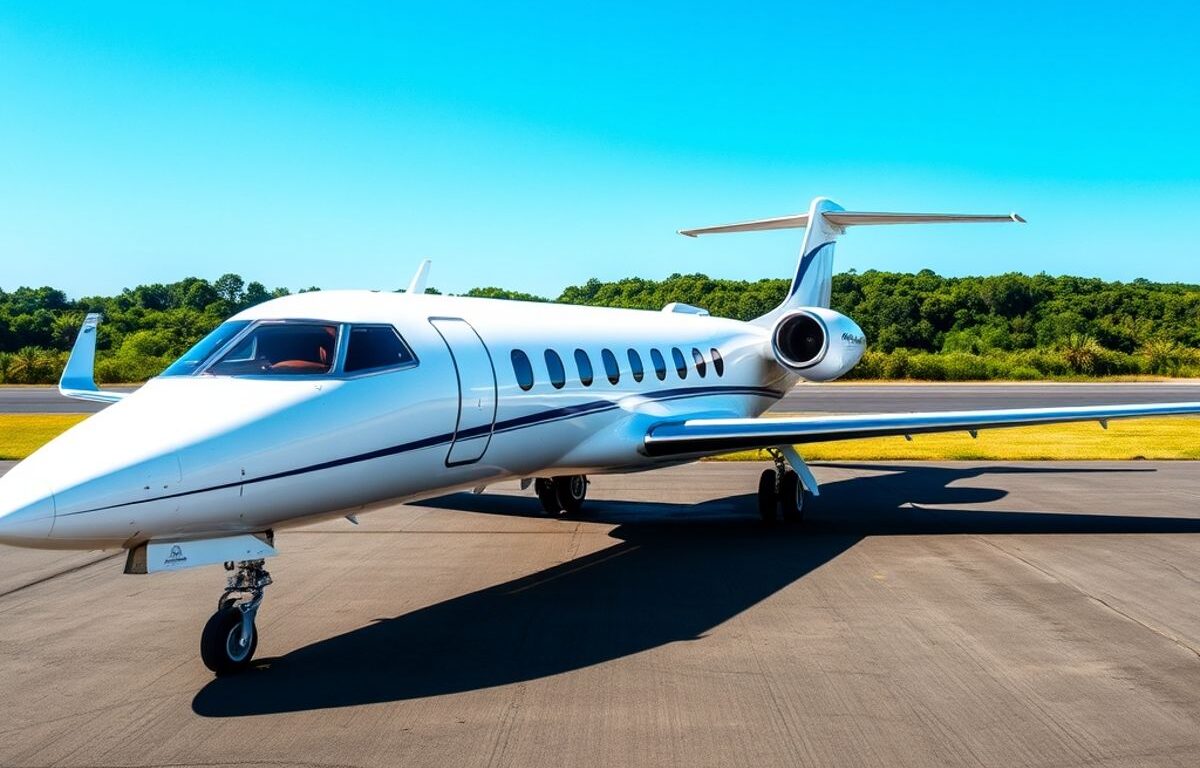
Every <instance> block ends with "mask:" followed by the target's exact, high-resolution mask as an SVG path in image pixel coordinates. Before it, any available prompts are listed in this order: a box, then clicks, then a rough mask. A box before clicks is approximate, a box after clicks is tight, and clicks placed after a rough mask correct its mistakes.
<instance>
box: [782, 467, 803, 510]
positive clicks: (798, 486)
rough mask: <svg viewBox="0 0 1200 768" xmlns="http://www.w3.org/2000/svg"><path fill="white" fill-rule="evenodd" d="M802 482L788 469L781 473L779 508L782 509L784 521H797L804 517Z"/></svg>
mask: <svg viewBox="0 0 1200 768" xmlns="http://www.w3.org/2000/svg"><path fill="white" fill-rule="evenodd" d="M804 496H805V494H804V484H803V483H801V482H800V477H799V476H798V475H797V474H796V473H795V472H793V471H791V470H790V469H789V470H788V471H787V472H784V473H783V479H782V480H780V482H779V508H780V509H781V510H783V519H784V522H788V523H798V522H800V521H801V520H803V519H804V501H805V498H804Z"/></svg>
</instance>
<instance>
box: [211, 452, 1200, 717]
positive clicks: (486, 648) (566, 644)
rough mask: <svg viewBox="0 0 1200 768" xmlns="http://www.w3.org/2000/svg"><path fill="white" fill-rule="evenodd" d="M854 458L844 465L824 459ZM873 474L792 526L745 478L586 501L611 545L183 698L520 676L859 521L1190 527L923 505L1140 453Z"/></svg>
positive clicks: (684, 614) (737, 604) (619, 636)
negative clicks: (732, 488)
mask: <svg viewBox="0 0 1200 768" xmlns="http://www.w3.org/2000/svg"><path fill="white" fill-rule="evenodd" d="M825 466H841V467H853V465H825ZM864 468H870V469H875V470H878V469H883V470H885V471H886V472H887V474H881V475H871V476H862V477H855V478H852V479H847V480H842V481H838V482H832V483H829V484H827V485H824V486H822V492H821V499H820V504H819V505H818V506H817V507H816V508H815V509H814V510H812V511H811V512H810V513H809V519H807V520H806V521H805V523H804V524H803V525H802V526H800V528H799V529H795V528H792V527H790V526H783V527H779V528H777V529H774V530H768V529H765V528H764V527H763V526H762V524H761V523H759V522H758V520H757V519H756V515H755V513H754V508H755V503H754V497H753V495H752V494H747V495H738V496H730V497H726V498H722V499H715V500H712V501H708V502H703V503H701V504H695V505H692V504H662V503H653V504H647V503H640V502H636V501H589V502H588V507H589V516H588V518H589V519H590V520H594V521H597V522H611V523H616V524H617V527H616V528H615V529H613V531H612V532H611V534H610V535H611V536H613V538H615V539H617V540H618V543H617V544H615V545H614V546H612V547H609V548H606V549H604V550H601V551H599V552H596V553H594V554H590V555H588V556H585V557H582V558H578V559H576V560H573V561H571V562H568V563H563V564H561V565H558V566H555V567H553V568H548V569H546V570H543V571H540V572H538V573H535V574H531V575H529V576H526V577H523V578H520V579H517V580H514V581H510V582H506V583H503V584H497V585H495V586H492V587H489V588H487V589H483V590H480V591H477V592H473V593H470V594H467V595H463V596H461V597H456V598H453V599H450V600H446V601H443V602H441V603H437V604H435V605H431V606H427V607H425V608H421V609H418V610H415V611H412V612H410V613H406V614H403V615H400V616H396V617H394V618H387V619H380V620H377V621H376V622H374V623H372V624H369V625H367V626H364V627H361V628H359V629H356V630H353V631H351V632H347V633H345V634H342V635H338V636H336V637H331V638H328V639H326V640H322V641H320V642H317V643H314V644H312V645H309V646H307V647H304V648H298V649H296V650H294V651H292V652H290V653H288V654H286V655H285V656H282V657H278V658H273V659H264V660H262V661H260V662H259V664H258V665H257V666H256V667H255V668H253V669H251V670H249V671H248V672H246V673H243V674H241V675H238V676H234V677H224V678H217V679H214V680H213V681H212V682H210V683H209V684H207V685H206V686H205V687H204V688H203V689H201V690H200V691H199V692H197V694H196V696H195V697H194V699H193V702H192V707H193V710H194V711H195V712H196V713H197V714H199V715H202V716H206V717H238V716H244V715H260V714H269V713H280V712H296V711H304V710H313V709H323V708H330V707H344V706H352V705H360V704H370V703H380V702H388V701H398V700H405V699H415V698H422V697H427V696H437V695H443V694H451V693H459V692H464V691H472V690H478V689H483V688H489V687H492V686H500V685H507V684H512V683H518V682H522V681H528V680H535V679H538V678H543V677H547V676H550V675H555V674H560V673H563V672H569V671H571V670H576V669H581V668H584V667H588V666H592V665H595V664H601V663H603V662H606V661H609V660H612V659H617V658H621V657H625V656H628V655H631V654H636V653H639V652H642V651H646V650H649V649H652V648H657V647H660V646H663V645H665V644H668V643H674V642H687V641H695V640H699V639H702V638H703V637H704V634H705V633H706V632H708V631H710V630H711V629H713V628H714V627H716V626H718V625H720V624H721V623H723V622H725V621H727V620H729V619H730V618H732V617H733V616H735V615H737V614H739V613H741V612H743V611H745V610H747V609H749V608H750V607H752V606H754V605H755V604H757V603H758V602H760V601H762V600H763V599H765V598H767V597H768V596H770V595H771V594H773V593H775V592H776V591H778V590H780V589H782V588H784V587H786V586H787V585H789V584H791V583H793V582H795V581H796V580H798V579H800V578H802V577H803V576H804V575H805V574H807V573H809V572H811V571H813V570H814V569H816V568H818V567H819V566H821V565H822V564H824V563H826V562H829V561H830V560H832V559H833V558H835V557H837V556H838V555H839V554H841V553H842V552H844V551H846V550H847V549H849V548H850V547H852V546H853V545H854V544H855V543H856V542H858V541H859V540H861V539H862V538H863V537H865V536H878V535H936V534H966V533H974V534H1002V533H1012V534H1017V533H1021V534H1063V533H1073V534H1086V533H1109V534H1111V533H1127V534H1139V533H1200V520H1193V519H1186V518H1170V517H1134V516H1119V515H1105V514H1098V515H1088V514H1056V513H1052V512H1045V513H1039V512H1005V511H994V510H962V509H944V508H941V509H927V508H924V507H923V506H922V505H923V504H936V505H947V504H950V505H957V504H964V505H969V504H978V503H982V502H990V501H996V500H999V499H1002V498H1004V497H1005V496H1006V495H1007V492H1006V491H1004V490H1001V489H998V488H981V487H974V488H972V487H951V484H952V483H953V482H955V481H958V480H963V479H968V478H976V477H985V476H988V475H998V474H1032V473H1036V474H1042V473H1046V474H1058V473H1072V474H1075V473H1080V472H1097V473H1110V472H1144V471H1146V472H1148V471H1153V470H1150V469H1144V470H1142V469H1102V468H1089V469H1075V468H1070V469H1053V468H1021V467H1011V466H1009V467H982V468H962V469H959V468H945V467H925V466H895V465H889V466H886V467H880V466H869V467H868V466H865V465H864ZM424 504H426V505H429V506H435V507H440V508H448V509H459V510H467V511H475V512H487V513H492V514H507V515H529V516H533V515H534V514H535V512H534V510H535V509H536V501H533V500H531V499H529V498H526V497H512V496H499V495H494V496H488V495H479V496H475V495H470V494H454V495H451V496H444V497H441V498H438V499H433V500H430V501H427V502H424Z"/></svg>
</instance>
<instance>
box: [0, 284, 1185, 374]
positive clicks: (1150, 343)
mask: <svg viewBox="0 0 1200 768" xmlns="http://www.w3.org/2000/svg"><path fill="white" fill-rule="evenodd" d="M787 287H788V280H786V279H782V278H779V279H764V280H756V281H743V280H720V279H714V278H710V277H707V276H705V275H700V274H693V275H682V274H674V275H671V276H670V277H668V278H666V279H665V280H646V279H642V278H626V279H624V280H618V281H616V282H602V281H600V280H596V279H593V280H589V281H588V282H586V283H584V284H583V285H574V286H569V287H567V288H566V289H564V290H563V292H562V294H561V295H559V296H558V297H557V298H556V299H553V300H554V301H557V302H560V303H570V304H585V305H591V306H611V307H627V308H635V309H649V310H658V309H661V308H662V306H663V305H665V304H667V303H669V302H672V301H678V302H683V303H686V304H693V305H696V306H700V307H704V308H706V309H708V310H709V311H710V312H711V313H712V314H713V315H717V316H722V317H733V318H738V319H742V320H748V319H751V318H753V317H757V316H759V315H762V314H764V313H766V312H768V311H770V310H771V309H772V308H774V307H775V306H776V305H777V304H778V303H779V302H780V301H781V300H782V299H783V296H784V294H785V293H786V291H787ZM304 290H305V291H309V290H319V289H318V288H316V287H312V288H307V289H304ZM287 293H288V291H287V290H286V289H284V288H277V289H275V290H274V291H269V290H268V289H267V288H266V287H265V286H264V285H263V284H262V283H258V282H249V283H247V282H246V281H244V280H243V279H242V277H241V276H239V275H234V274H226V275H222V276H220V277H219V278H217V279H216V280H213V281H208V280H204V279H202V278H198V277H188V278H185V279H183V280H180V281H179V282H176V283H170V284H165V285H164V284H158V283H155V284H150V285H139V286H137V287H135V288H128V289H125V290H124V291H122V292H121V293H120V294H118V295H117V296H109V297H103V296H92V297H84V298H81V299H78V300H72V299H69V298H68V297H67V296H66V294H65V293H63V292H62V291H60V290H57V289H54V288H50V287H42V288H27V287H22V288H17V289H16V290H14V291H12V292H11V293H6V292H4V291H2V290H0V383H48V382H53V381H55V380H56V379H57V378H58V375H59V373H60V372H61V370H62V365H63V362H64V361H65V359H66V355H67V352H68V350H69V349H70V347H71V344H72V343H73V342H74V339H75V334H76V333H77V331H78V328H79V325H80V323H81V322H82V319H83V315H84V314H85V313H87V312H101V313H103V314H104V316H105V321H104V323H103V324H102V325H101V326H100V331H99V337H98V348H99V353H98V356H97V361H96V376H97V379H98V380H99V381H102V382H120V381H139V380H144V379H147V378H150V377H152V376H154V375H156V374H157V373H158V372H159V371H161V370H162V369H163V368H165V367H166V366H167V365H168V364H169V363H170V361H172V360H174V359H175V358H177V357H178V356H179V355H180V354H182V353H183V352H184V351H185V350H186V349H187V348H188V347H190V346H191V345H192V344H193V343H195V342H196V340H198V339H199V338H200V337H201V336H203V335H204V334H205V333H207V332H208V331H210V330H211V329H212V328H214V327H215V326H216V325H217V324H218V323H220V322H221V321H222V320H224V319H225V318H227V317H229V316H230V315H232V314H234V313H236V312H238V311H240V310H242V309H244V308H246V307H248V306H251V305H253V304H257V303H259V302H262V301H266V300H268V299H270V298H273V297H275V296H282V295H286V294H287ZM427 293H437V291H435V290H434V289H429V290H428V291H427ZM466 295H467V296H478V297H485V298H494V299H510V300H519V301H549V300H550V299H546V298H543V297H540V296H535V295H532V294H528V293H521V292H518V291H510V290H506V289H503V288H497V287H484V288H475V289H472V290H471V291H468V292H467V294H466ZM833 307H834V309H836V310H838V311H840V312H844V313H845V314H847V315H849V316H851V317H853V318H854V319H855V320H856V321H858V323H859V324H860V325H861V326H862V327H863V330H864V331H865V332H866V334H867V339H868V343H869V344H870V348H869V350H868V351H867V353H866V355H865V357H864V358H863V361H862V363H860V365H859V366H858V367H857V368H856V369H855V370H854V371H853V372H852V373H851V377H854V378H881V379H896V378H913V379H928V380H934V381H963V380H971V379H993V378H1010V379H1021V380H1037V379H1044V378H1069V377H1088V376H1107V375H1131V374H1155V375H1166V376H1200V286H1196V285H1185V284H1179V283H1152V282H1149V281H1146V280H1135V281H1133V282H1132V283H1119V282H1105V281H1103V280H1097V279H1090V278H1080V277H1051V276H1049V275H1044V274H1041V275H1022V274H1016V273H1012V274H1005V275H995V276H991V277H958V278H947V277H942V276H940V275H937V274H935V273H933V272H931V271H929V270H923V271H921V272H918V273H915V274H907V273H896V272H878V271H874V270H872V271H868V272H863V273H861V274H859V273H856V272H853V271H851V272H846V273H842V274H839V275H836V276H834V280H833Z"/></svg>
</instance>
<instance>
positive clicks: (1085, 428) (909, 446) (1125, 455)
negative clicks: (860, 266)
mask: <svg viewBox="0 0 1200 768" xmlns="http://www.w3.org/2000/svg"><path fill="white" fill-rule="evenodd" d="M85 418H87V416H86V414H77V413H12V414H0V459H4V460H12V459H23V458H25V457H26V456H28V455H29V454H31V453H33V452H34V451H35V450H37V448H38V447H40V446H41V445H43V444H45V443H46V442H47V441H49V440H50V439H51V438H53V437H55V436H57V435H59V434H61V433H62V432H65V431H66V430H67V429H68V428H70V427H72V426H74V425H75V424H78V423H79V422H80V421H83V420H84V419H85ZM800 450H801V451H802V453H803V454H804V457H805V458H806V459H810V460H812V461H831V460H849V461H878V460H887V459H897V460H902V461H917V460H922V459H925V460H948V459H963V460H971V459H975V460H981V461H1039V460H1113V461H1119V460H1127V459H1200V417H1187V416H1170V417H1163V418H1154V419H1128V420H1114V421H1111V422H1109V425H1108V429H1101V428H1100V425H1099V424H1097V423H1096V422H1082V423H1078V424H1051V425H1047V426H1041V427H1018V428H1015V429H986V430H981V431H980V432H979V437H978V439H972V438H971V436H970V435H968V434H966V433H965V432H951V433H946V434H936V435H914V436H913V439H912V442H909V441H907V440H905V439H904V438H903V437H878V438H872V439H869V440H840V441H836V442H831V443H811V444H808V445H802V446H800ZM764 457H765V454H764V453H763V452H762V451H741V452H739V453H734V454H729V455H727V456H723V457H721V458H723V459H733V460H753V459H762V458H764Z"/></svg>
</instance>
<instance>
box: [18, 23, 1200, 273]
mask: <svg viewBox="0 0 1200 768" xmlns="http://www.w3.org/2000/svg"><path fill="white" fill-rule="evenodd" d="M435 5H436V7H435ZM572 5H578V6H580V7H576V8H572V7H564V6H572ZM1084 8H1086V10H1083V9H1084ZM1197 28H1200V10H1197V6H1195V4H1191V3H1158V4H1143V5H1141V6H1138V7H1137V8H1136V11H1132V10H1131V6H1129V5H1128V3H1120V4H1118V3H1106V2H1096V3H1090V4H1088V5H1086V6H1081V5H1080V4H1077V3H1061V4H1060V3H1044V2H1043V3H1028V4H1026V3H1003V4H993V5H985V4H982V3H977V2H975V3H967V2H963V3H928V4H919V5H918V4H911V5H910V4H904V3H896V2H886V3H867V2H862V3H853V2H850V3H847V2H839V3H820V4H815V3H802V2H789V3H779V4H773V3H768V2H762V3H739V4H706V3H698V2H690V3H680V4H670V3H624V2H606V3H597V4H586V5H585V4H561V3H537V4H520V5H501V4H486V5H485V4H480V3H469V4H458V3H439V4H420V6H413V7H407V4H393V3H387V4H382V3H381V4H378V5H373V4H370V3H365V2H363V3H353V4H351V3H337V4H334V3H329V4H310V3H300V2H287V3H272V2H253V3H246V2H238V3H190V4H189V3H146V4H137V3H132V2H130V3H120V4H100V3H79V4H73V3H67V2H55V3H10V2H7V1H6V0H0V287H2V288H5V289H11V288H13V287H15V286H17V285H22V284H35V285H42V284H51V285H55V286H59V287H62V288H65V289H66V290H67V291H68V292H69V293H71V294H72V295H86V294H91V293H109V292H114V291H117V290H119V289H120V288H122V287H124V286H129V285H134V284H137V283H141V282H153V281H171V280H176V279H179V278H181V277H183V276H185V275H190V274H195V275H199V276H203V277H210V278H212V277H216V276H218V275H220V274H221V273H223V272H227V271H234V272H239V273H241V274H242V275H244V276H245V277H247V278H248V279H257V280H261V281H262V282H264V283H266V284H268V285H269V286H277V285H283V286H288V287H291V288H297V287H302V286H307V285H313V284H315V285H320V286H323V287H370V288H392V287H397V286H400V285H403V284H405V283H406V282H407V281H408V278H409V276H410V274H411V272H412V271H413V269H414V268H415V266H416V264H417V262H418V261H419V260H420V259H422V258H432V259H433V260H434V266H433V272H432V275H431V284H432V285H435V286H437V287H439V288H441V289H442V290H448V291H462V290H466V289H467V288H470V287H473V286H477V285H501V286H505V287H510V288H517V289H523V290H530V291H533V292H537V293H542V294H548V295H555V294H557V292H558V291H559V290H560V289H561V288H562V286H564V285H567V284H571V283H578V282H582V281H584V280H586V279H587V278H589V277H600V278H603V279H609V278H618V277H623V276H627V275H641V276H645V277H663V276H665V275H668V274H670V273H672V272H696V271H699V272H705V273H707V274H710V275H714V276H721V277H733V278H758V277H764V276H785V275H788V274H789V273H790V272H791V270H792V268H793V264H794V261H795V257H796V251H797V248H798V245H799V233H797V232H790V233H788V232H785V233H759V234H748V235H730V236H725V237H712V238H707V239H703V238H702V239H700V240H691V239H687V238H682V237H679V236H678V235H676V234H674V230H675V229H677V228H679V227H685V226H699V225H706V224H715V223H722V222H725V221H734V220H739V219H744V218H755V217H762V216H776V215H782V214H786V213H792V212H795V211H800V210H803V209H805V208H806V206H807V202H808V200H809V199H810V198H811V197H813V196H815V195H827V196H830V197H833V198H834V199H835V200H837V201H838V202H840V203H841V204H842V205H844V206H845V207H847V208H850V209H859V210H914V211H923V210H929V211H956V212H957V211H963V212H1005V211H1009V210H1016V211H1019V212H1020V213H1022V214H1023V215H1025V216H1026V218H1028V219H1029V222H1030V223H1029V225H1028V226H1026V227H1015V226H996V227H984V226H975V227H972V226H959V227H936V228H935V227H905V228H896V227H892V228H879V229H866V228H864V229H859V230H854V231H852V232H851V233H850V234H849V235H848V236H847V237H846V239H845V240H844V241H843V242H842V244H841V245H840V246H839V252H838V264H837V266H838V268H839V269H847V268H850V267H854V268H857V269H860V270H862V269H868V268H873V267H874V268H880V269H897V270H916V269H920V268H922V267H930V268H932V269H935V270H937V271H939V272H942V273H945V274H986V273H996V272H1003V271H1010V270H1019V271H1025V272H1037V271H1042V270H1045V271H1048V272H1051V273H1056V274H1057V273H1073V274H1085V275H1098V276H1102V277H1105V278H1112V279H1132V278H1134V277H1139V276H1142V277H1148V278H1151V279H1156V280H1186V281H1192V282H1200V268H1197V256H1198V255H1200V254H1198V250H1200V249H1197V247H1196V245H1195V230H1196V228H1197V225H1198V224H1200V141H1198V138H1200V63H1198V61H1197V56H1196V46H1195V39H1196V38H1195V30H1196V29H1197Z"/></svg>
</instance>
